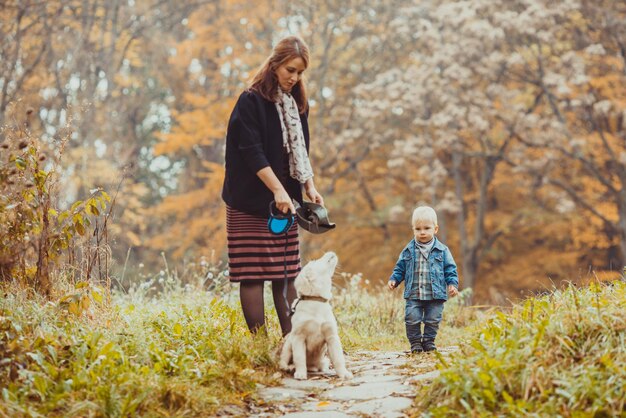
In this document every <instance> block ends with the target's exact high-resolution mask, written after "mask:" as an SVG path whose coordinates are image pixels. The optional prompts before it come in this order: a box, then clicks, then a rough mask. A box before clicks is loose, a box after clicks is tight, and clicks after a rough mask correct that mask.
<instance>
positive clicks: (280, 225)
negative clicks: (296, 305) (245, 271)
mask: <svg viewBox="0 0 626 418" xmlns="http://www.w3.org/2000/svg"><path fill="white" fill-rule="evenodd" d="M275 208H276V202H275V201H273V200H272V201H271V202H270V217H269V219H268V220H267V229H269V231H270V232H271V233H272V234H274V235H282V234H285V251H284V253H283V263H284V264H283V267H284V274H285V282H284V285H283V299H284V301H285V305H286V306H287V316H291V315H292V311H291V307H290V306H289V301H288V300H287V286H288V285H289V280H288V278H287V247H288V246H289V245H288V244H289V228H291V226H292V225H293V223H294V222H295V220H296V215H295V214H293V213H291V212H288V213H282V212H280V211H278V208H276V209H277V210H276V212H275V211H274V209H275Z"/></svg>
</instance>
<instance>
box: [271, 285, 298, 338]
mask: <svg viewBox="0 0 626 418" xmlns="http://www.w3.org/2000/svg"><path fill="white" fill-rule="evenodd" d="M293 282H294V281H293V280H289V282H288V283H289V284H288V285H287V302H288V303H289V306H291V304H292V303H293V301H294V299H295V298H296V288H295V287H294V285H293ZM284 288H285V281H284V280H275V281H273V282H272V296H273V297H274V306H275V307H276V313H277V314H278V321H279V322H280V329H281V330H282V332H283V336H285V335H287V334H289V332H290V331H291V317H290V316H289V308H287V304H285V298H284V296H283V289H284Z"/></svg>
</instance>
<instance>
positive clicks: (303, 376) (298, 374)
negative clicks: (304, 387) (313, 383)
mask: <svg viewBox="0 0 626 418" xmlns="http://www.w3.org/2000/svg"><path fill="white" fill-rule="evenodd" d="M293 378H294V379H297V380H306V370H305V371H302V370H296V372H295V373H294V374H293Z"/></svg>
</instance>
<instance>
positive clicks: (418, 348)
mask: <svg viewBox="0 0 626 418" xmlns="http://www.w3.org/2000/svg"><path fill="white" fill-rule="evenodd" d="M423 352H424V347H422V342H421V341H419V342H416V343H415V344H413V345H412V346H411V353H413V354H417V353H423Z"/></svg>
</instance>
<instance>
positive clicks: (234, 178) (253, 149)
mask: <svg viewBox="0 0 626 418" xmlns="http://www.w3.org/2000/svg"><path fill="white" fill-rule="evenodd" d="M307 113H308V112H307ZM300 120H301V121H302V131H303V132H304V140H305V143H306V149H307V152H308V151H309V124H308V122H307V115H306V113H305V114H300ZM284 158H285V151H284V150H283V134H282V130H281V126H280V119H279V117H278V111H277V110H276V105H275V104H274V103H273V102H270V101H268V100H265V99H264V98H263V97H261V96H260V95H259V94H258V93H256V92H253V91H250V90H247V91H244V92H243V93H242V94H241V95H240V96H239V99H238V100H237V104H235V107H234V109H233V111H232V113H231V115H230V120H229V121H228V131H227V132H226V175H225V177H224V187H223V189H222V199H224V202H226V204H227V205H228V206H230V207H231V208H234V209H237V210H240V211H242V212H245V213H248V214H251V215H258V216H262V217H267V216H269V209H268V208H269V203H270V202H271V201H272V200H274V194H273V193H272V192H271V191H270V190H269V189H268V188H267V187H266V186H265V184H264V183H263V182H262V181H261V179H260V178H259V177H258V176H257V175H256V173H257V172H258V171H259V170H261V169H262V168H265V167H267V166H270V167H272V170H273V171H274V173H275V174H276V176H277V177H278V178H279V179H280V178H281V174H282V173H283V171H284V164H285V162H284V161H285V160H284ZM283 185H284V186H285V190H286V191H287V193H289V196H291V197H292V198H293V199H296V200H297V201H298V202H300V203H302V188H301V186H300V183H299V182H298V181H297V180H295V179H293V178H291V177H290V176H287V179H286V184H283Z"/></svg>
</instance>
